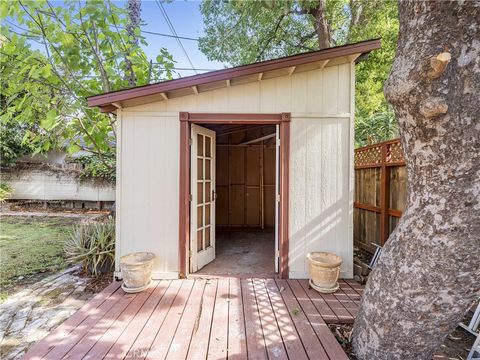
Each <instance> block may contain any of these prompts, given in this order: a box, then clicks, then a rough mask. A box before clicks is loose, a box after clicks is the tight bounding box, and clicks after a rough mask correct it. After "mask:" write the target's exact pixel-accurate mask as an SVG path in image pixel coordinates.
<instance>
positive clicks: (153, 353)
mask: <svg viewBox="0 0 480 360" xmlns="http://www.w3.org/2000/svg"><path fill="white" fill-rule="evenodd" d="M194 283H195V281H194V280H190V279H187V280H182V285H181V286H180V291H179V292H178V293H177V296H176V297H175V300H174V301H173V304H172V306H171V307H170V309H169V311H168V313H167V316H166V317H165V321H164V322H163V324H162V326H161V328H160V330H159V331H158V333H157V336H156V337H155V340H153V343H152V346H151V347H150V350H149V351H148V354H147V356H146V359H165V357H166V356H167V353H168V349H169V348H170V344H171V343H172V340H173V337H174V336H175V331H176V330H177V327H178V323H179V321H180V319H181V318H182V315H183V312H184V310H185V306H186V305H187V302H188V299H189V297H190V293H191V292H192V288H193V285H194Z"/></svg>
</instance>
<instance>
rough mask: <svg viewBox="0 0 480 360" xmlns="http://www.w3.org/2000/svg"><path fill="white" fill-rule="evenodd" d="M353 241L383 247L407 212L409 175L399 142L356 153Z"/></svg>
mask: <svg viewBox="0 0 480 360" xmlns="http://www.w3.org/2000/svg"><path fill="white" fill-rule="evenodd" d="M354 199H355V204H354V208H355V209H354V216H353V218H354V224H353V228H354V242H355V245H356V246H358V247H360V248H363V249H365V250H367V251H369V252H374V251H375V246H374V244H377V245H381V246H383V245H384V244H385V241H386V240H387V238H388V236H389V235H390V234H391V233H392V231H393V230H394V229H395V226H396V225H397V223H398V219H399V218H400V217H401V215H402V212H403V211H404V209H405V204H406V199H407V173H406V168H405V161H404V159H403V153H402V148H401V143H400V140H399V139H395V140H389V141H385V142H382V143H378V144H374V145H369V146H366V147H363V148H359V149H356V150H355V195H354Z"/></svg>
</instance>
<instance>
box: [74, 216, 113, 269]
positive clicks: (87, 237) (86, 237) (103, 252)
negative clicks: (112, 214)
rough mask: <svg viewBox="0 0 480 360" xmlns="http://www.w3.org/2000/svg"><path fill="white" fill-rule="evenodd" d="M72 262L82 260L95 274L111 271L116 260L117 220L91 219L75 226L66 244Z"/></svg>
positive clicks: (86, 267)
mask: <svg viewBox="0 0 480 360" xmlns="http://www.w3.org/2000/svg"><path fill="white" fill-rule="evenodd" d="M65 253H66V254H67V258H68V260H69V261H70V262H81V263H82V264H83V267H84V269H85V271H89V272H90V273H92V274H94V275H98V274H99V273H102V272H106V271H110V270H112V268H113V264H114V260H115V222H114V220H113V219H112V218H109V219H108V220H107V221H105V222H97V221H91V222H87V223H84V224H81V225H78V226H76V227H74V229H73V231H72V232H71V234H70V237H69V239H68V240H67V242H66V244H65Z"/></svg>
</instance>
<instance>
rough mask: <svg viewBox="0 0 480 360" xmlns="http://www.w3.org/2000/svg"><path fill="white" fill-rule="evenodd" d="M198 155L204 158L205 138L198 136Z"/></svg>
mask: <svg viewBox="0 0 480 360" xmlns="http://www.w3.org/2000/svg"><path fill="white" fill-rule="evenodd" d="M197 155H198V156H203V136H202V135H200V134H197Z"/></svg>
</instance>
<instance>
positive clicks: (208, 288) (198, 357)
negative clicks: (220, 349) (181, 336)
mask: <svg viewBox="0 0 480 360" xmlns="http://www.w3.org/2000/svg"><path fill="white" fill-rule="evenodd" d="M217 284H218V281H217V280H215V279H213V280H208V281H207V283H206V285H205V291H204V294H203V298H202V303H201V304H202V307H201V309H200V314H199V315H198V318H197V319H198V321H197V322H196V323H195V326H194V330H193V334H192V339H191V341H190V348H189V349H188V354H187V359H190V360H205V359H206V358H207V352H208V343H209V341H210V329H211V327H212V319H213V309H214V307H215V295H216V293H217Z"/></svg>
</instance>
